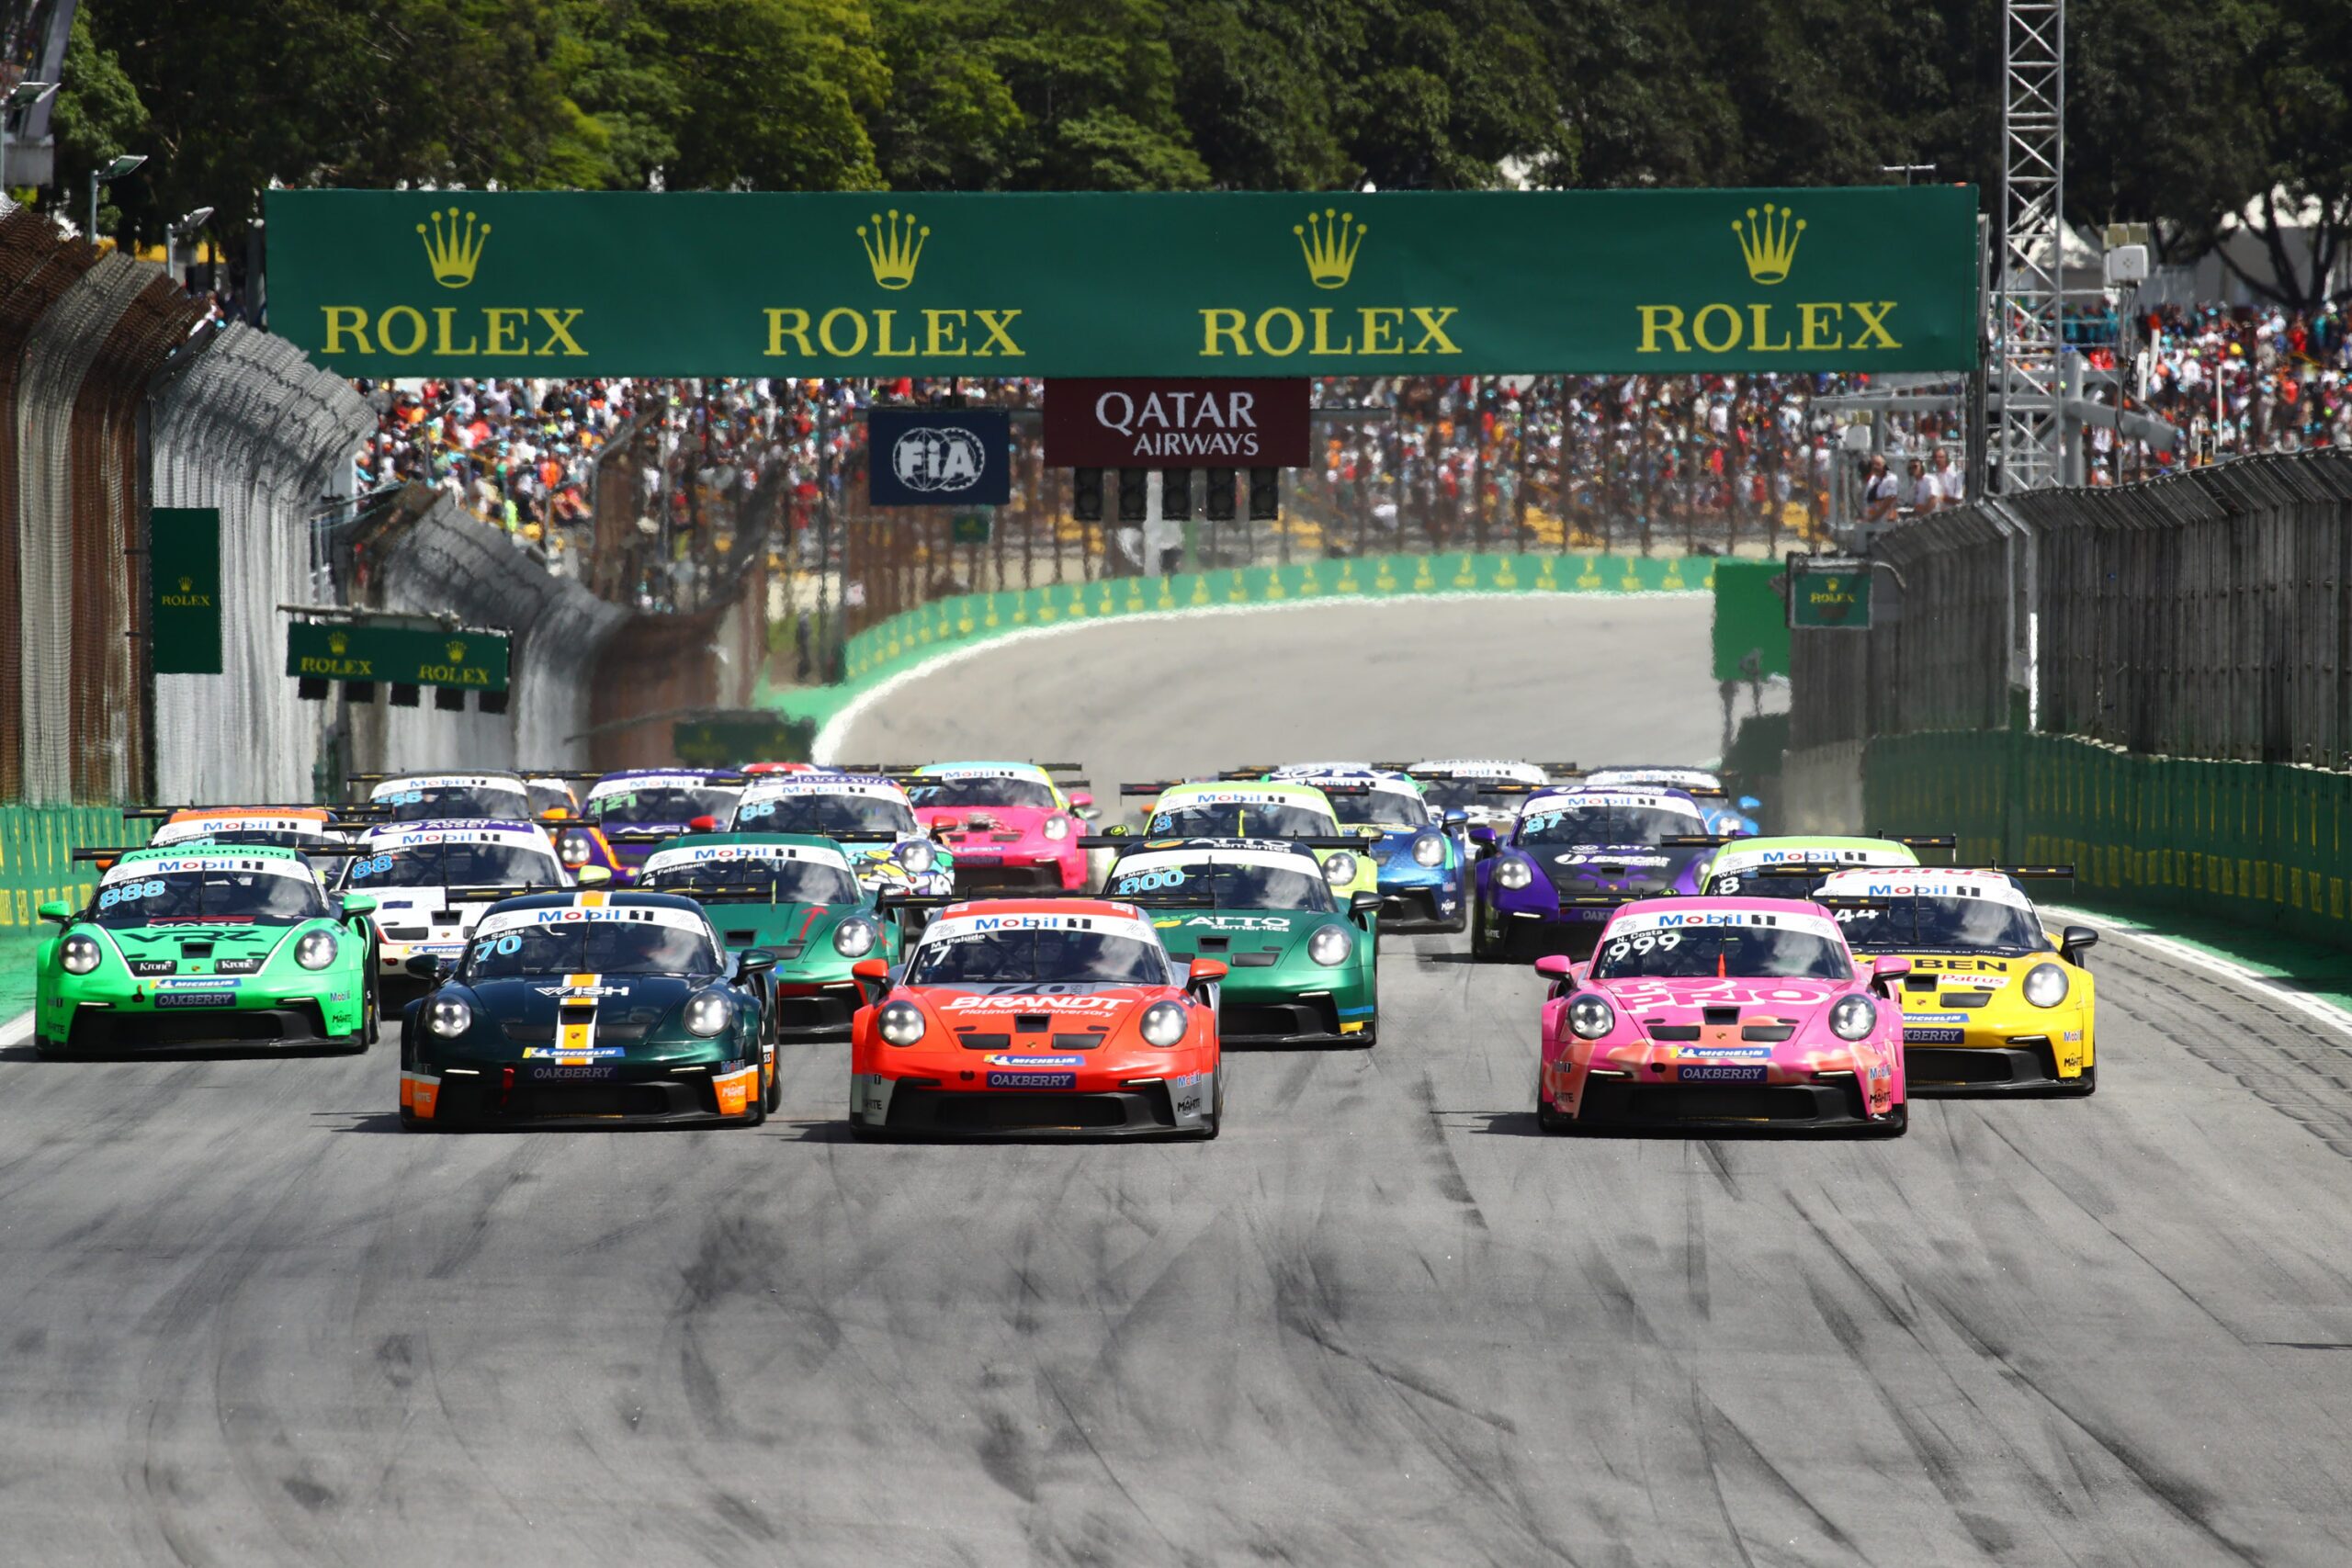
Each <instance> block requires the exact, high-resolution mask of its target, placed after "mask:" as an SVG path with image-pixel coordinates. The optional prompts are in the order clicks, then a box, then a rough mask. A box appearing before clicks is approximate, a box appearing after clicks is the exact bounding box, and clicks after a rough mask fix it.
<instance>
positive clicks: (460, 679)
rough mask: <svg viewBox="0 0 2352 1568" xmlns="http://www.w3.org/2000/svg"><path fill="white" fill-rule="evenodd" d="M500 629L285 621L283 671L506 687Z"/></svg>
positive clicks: (324, 677)
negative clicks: (443, 628) (449, 628)
mask: <svg viewBox="0 0 2352 1568" xmlns="http://www.w3.org/2000/svg"><path fill="white" fill-rule="evenodd" d="M510 641H511V639H510V638H509V637H507V635H506V634H505V633H504V632H484V631H475V630H471V629H467V628H459V629H458V630H456V631H439V630H432V629H422V628H418V627H413V626H368V625H366V624H356V625H341V624H328V623H321V622H311V621H292V622H288V625H287V627H286V672H287V673H288V675H295V676H302V677H307V678H309V679H311V680H317V681H399V682H405V683H407V684H409V685H413V686H456V687H458V688H460V689H462V690H466V691H474V692H503V691H504V690H506V665H507V653H508V645H509V642H510Z"/></svg>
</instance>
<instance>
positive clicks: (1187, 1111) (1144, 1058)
mask: <svg viewBox="0 0 2352 1568" xmlns="http://www.w3.org/2000/svg"><path fill="white" fill-rule="evenodd" d="M893 897H898V896H895V895H887V894H886V895H885V896H884V898H885V901H886V902H888V901H889V900H890V899H891V898H893ZM901 901H907V900H903V899H901ZM914 901H917V902H932V901H934V900H914ZM852 973H854V975H855V976H857V978H858V982H859V986H860V988H861V989H862V990H863V991H864V992H865V996H866V998H867V1005H866V1006H865V1008H863V1009H861V1010H859V1012H858V1014H857V1017H856V1020H855V1021H854V1024H853V1034H852V1037H851V1043H850V1091H849V1093H850V1100H849V1125H850V1132H851V1134H852V1135H853V1136H856V1137H862V1138H870V1137H875V1136H877V1135H882V1134H899V1133H921V1134H960V1135H967V1136H979V1137H991V1136H994V1137H1018V1138H1034V1137H1051V1136H1057V1135H1068V1136H1088V1135H1119V1134H1192V1135H1193V1136H1196V1137H1200V1138H1214V1137H1216V1134H1217V1127H1218V1123H1219V1122H1221V1121H1222V1120H1223V1117H1224V1113H1225V1074H1224V1069H1223V1066H1222V1058H1221V1056H1220V1055H1219V1052H1218V1048H1217V1029H1216V982H1217V981H1219V980H1221V979H1223V978H1224V977H1225V973H1226V969H1225V964H1223V963H1221V962H1219V961H1218V960H1216V959H1213V958H1196V959H1194V960H1193V961H1192V963H1191V964H1189V965H1187V964H1184V963H1182V962H1181V961H1179V960H1175V959H1171V958H1170V957H1169V956H1168V950H1167V949H1166V948H1164V947H1162V946H1161V945H1160V942H1159V931H1157V930H1155V929H1154V928H1153V926H1152V923H1151V920H1150V919H1149V918H1148V916H1146V915H1145V914H1144V913H1143V911H1142V910H1140V909H1138V908H1136V906H1134V905H1133V904H1123V903H1118V902H1116V901H1114V900H1109V899H1103V898H1093V897H1076V898H1071V897H1063V898H1046V897H1027V898H1005V899H994V900H989V901H988V902H985V903H949V904H947V906H946V908H944V909H942V910H941V911H940V912H939V914H938V915H937V917H936V918H934V919H933V920H932V922H931V924H930V925H929V926H927V927H926V928H924V931H923V934H922V941H921V942H919V943H917V944H916V945H915V947H914V949H913V951H912V952H911V953H910V954H909V955H908V958H907V962H906V964H905V966H904V968H903V970H902V971H901V972H899V973H898V974H897V975H896V976H894V975H893V973H892V971H891V968H890V966H889V965H888V964H886V963H884V962H883V961H881V960H880V959H867V960H865V961H864V962H861V963H859V964H856V965H855V966H854V969H853V971H852ZM894 980H895V983H894Z"/></svg>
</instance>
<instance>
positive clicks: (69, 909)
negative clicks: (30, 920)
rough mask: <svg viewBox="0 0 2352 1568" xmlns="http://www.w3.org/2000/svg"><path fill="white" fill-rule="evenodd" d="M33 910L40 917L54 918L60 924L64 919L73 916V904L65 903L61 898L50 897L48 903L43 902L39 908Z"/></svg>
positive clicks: (45, 918) (66, 919)
mask: <svg viewBox="0 0 2352 1568" xmlns="http://www.w3.org/2000/svg"><path fill="white" fill-rule="evenodd" d="M35 912H36V913H37V914H39V915H40V918H41V919H44V920H55V921H56V922H57V923H58V924H59V925H61V926H62V925H63V924H65V922H66V921H68V920H70V919H73V918H74V906H73V905H72V904H69V903H67V902H66V901H65V900H64V899H62V898H51V900H50V901H49V902H48V903H46V904H43V905H42V906H41V907H40V909H38V910H37V911H35Z"/></svg>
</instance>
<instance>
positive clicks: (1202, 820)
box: [1150, 800, 1340, 839]
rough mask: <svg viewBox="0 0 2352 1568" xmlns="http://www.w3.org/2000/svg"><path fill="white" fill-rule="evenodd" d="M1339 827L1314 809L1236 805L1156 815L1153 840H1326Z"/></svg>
mask: <svg viewBox="0 0 2352 1568" xmlns="http://www.w3.org/2000/svg"><path fill="white" fill-rule="evenodd" d="M1339 828H1340V825H1339V824H1338V823H1336V822H1334V821H1332V820H1331V818H1329V817H1327V816H1325V815H1324V814H1323V813H1322V812H1320V811H1317V810H1316V809H1315V808H1314V807H1311V806H1261V805H1239V804H1237V803H1235V802H1233V801H1229V800H1227V801H1220V802H1217V803H1216V804H1214V805H1213V804H1211V803H1210V802H1208V801H1203V802H1201V803H1200V804H1199V805H1197V806H1180V807H1177V808H1176V809H1175V810H1173V811H1162V812H1159V813H1156V814H1155V815H1154V816H1153V817H1152V819H1151V829H1150V831H1151V833H1152V835H1153V836H1154V837H1160V836H1166V837H1169V838H1177V839H1323V838H1329V837H1332V836H1333V835H1335V834H1337V833H1338V831H1339Z"/></svg>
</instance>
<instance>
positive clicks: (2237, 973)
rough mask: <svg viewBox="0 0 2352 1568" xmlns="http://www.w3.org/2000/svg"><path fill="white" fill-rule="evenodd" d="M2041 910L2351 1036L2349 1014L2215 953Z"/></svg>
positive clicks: (2081, 913) (2092, 918)
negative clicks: (2115, 938) (2135, 946)
mask: <svg viewBox="0 0 2352 1568" xmlns="http://www.w3.org/2000/svg"><path fill="white" fill-rule="evenodd" d="M2042 909H2043V911H2044V912H2045V913H2048V914H2052V915H2057V916H2059V917H2060V918H2061V919H2062V920H2064V919H2066V918H2067V917H2070V916H2071V917H2075V919H2074V920H2073V922H2072V923H2075V924H2078V925H2095V926H2098V927H2099V928H2100V934H2101V935H2103V936H2107V935H2111V936H2115V937H2120V939H2122V940H2123V941H2125V942H2136V943H2138V944H2139V945H2140V946H2142V947H2144V948H2147V949H2149V950H2150V951H2151V952H2154V953H2161V954H2163V955H2164V956H2165V957H2166V958H2168V959H2170V960H2172V961H2173V962H2174V963H2176V964H2187V965H2188V967H2190V968H2192V969H2201V970H2203V971H2204V972H2205V973H2207V974H2208V975H2212V976H2218V977H2219V978H2221V979H2223V980H2227V981H2228V982H2230V984H2232V985H2233V986H2236V987H2239V988H2241V989H2243V990H2247V991H2251V992H2253V993H2254V994H2255V995H2256V996H2258V997H2260V998H2263V999H2264V1000H2265V1001H2273V1002H2278V1003H2280V1004H2282V1005H2283V1006H2286V1007H2290V1008H2293V1009H2294V1010H2296V1011H2297V1012H2300V1013H2302V1014H2304V1015H2305V1016H2307V1017H2309V1018H2311V1019H2312V1020H2313V1021H2316V1022H2319V1023H2324V1024H2325V1025H2327V1027H2328V1028H2330V1029H2333V1030H2335V1031H2336V1032H2338V1033H2340V1034H2346V1035H2352V1012H2346V1011H2345V1010H2343V1009H2342V1008H2340V1007H2337V1006H2336V1005H2335V1003H2333V1002H2327V1001H2322V1000H2321V999H2320V998H2317V997H2310V996H2305V995H2304V994H2303V993H2302V992H2301V991H2297V990H2294V989H2291V988H2290V987H2287V986H2285V985H2282V984H2281V983H2280V982H2279V981H2278V977H2277V976H2270V975H2265V974H2264V973H2263V972H2262V971H2261V970H2259V969H2250V968H2248V967H2246V965H2245V964H2239V963H2235V962H2233V961H2232V960H2230V959H2227V958H2223V957H2222V956H2220V955H2219V954H2217V953H2207V952H2205V951H2204V950H2203V949H2201V948H2198V947H2192V946H2190V945H2189V944H2188V942H2176V941H2175V940H2173V939H2172V938H2171V937H2168V936H2158V935H2157V934H2156V933H2155V932H2154V931H2137V930H2132V929H2130V928H2118V927H2117V926H2116V925H2115V924H2114V923H2113V920H2114V917H2111V916H2103V915H2099V914H2096V913H2094V912H2093V911H2091V910H2088V909H2073V908H2066V907H2065V906H2064V905H2058V904H2045V905H2043V906H2042Z"/></svg>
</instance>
